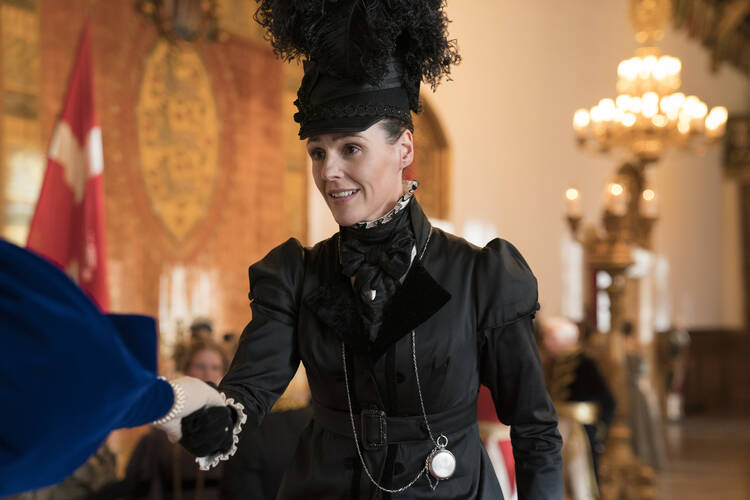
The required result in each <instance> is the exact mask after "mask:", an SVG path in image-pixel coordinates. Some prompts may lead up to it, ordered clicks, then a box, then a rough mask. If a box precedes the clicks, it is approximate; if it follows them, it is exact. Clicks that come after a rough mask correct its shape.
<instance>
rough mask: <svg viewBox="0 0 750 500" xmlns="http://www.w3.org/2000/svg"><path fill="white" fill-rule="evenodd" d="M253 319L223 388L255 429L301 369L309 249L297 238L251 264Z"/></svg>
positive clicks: (220, 387) (241, 340)
mask: <svg viewBox="0 0 750 500" xmlns="http://www.w3.org/2000/svg"><path fill="white" fill-rule="evenodd" d="M249 274H250V295H249V297H250V301H251V304H250V307H251V308H252V313H253V317H252V320H251V321H250V323H248V325H247V326H246V327H245V330H244V331H243V332H242V336H241V337H240V343H239V346H238V348H237V353H236V354H235V355H234V359H233V360H232V364H231V366H230V368H229V372H228V373H227V374H226V376H225V377H224V379H223V380H222V381H221V384H220V385H219V389H220V390H221V391H223V392H224V393H225V394H227V396H228V397H232V398H234V399H235V400H237V401H239V402H241V403H242V404H243V405H244V407H245V413H246V414H247V417H248V423H249V424H250V425H255V426H257V425H260V422H261V421H262V420H263V417H264V416H265V415H266V414H267V413H268V412H269V411H270V410H271V407H272V406H273V404H274V402H276V400H277V399H278V398H279V397H280V396H281V394H282V393H283V392H284V389H286V386H287V385H288V384H289V382H290V381H291V379H292V377H293V376H294V374H295V372H296V371H297V367H298V366H299V354H298V352H297V346H296V324H297V313H298V308H299V302H300V294H301V290H302V281H303V278H304V250H303V248H302V246H301V245H300V243H299V242H298V241H297V240H296V239H289V240H288V241H286V242H285V243H282V244H281V245H279V246H278V247H276V248H274V249H273V250H271V252H269V254H268V255H266V256H265V257H264V258H263V259H262V260H261V261H259V262H257V263H256V264H253V265H252V266H250V271H249Z"/></svg>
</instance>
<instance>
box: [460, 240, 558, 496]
mask: <svg viewBox="0 0 750 500" xmlns="http://www.w3.org/2000/svg"><path fill="white" fill-rule="evenodd" d="M474 280H475V286H476V297H477V324H478V326H479V341H480V366H481V368H480V369H481V374H480V377H481V381H482V383H483V384H484V385H486V386H487V387H488V388H489V389H490V391H491V393H492V399H493V401H494V403H495V408H496V411H497V416H498V418H499V419H500V421H501V422H503V423H505V424H506V425H509V426H510V427H511V441H512V444H513V456H514V459H515V462H516V484H517V485H518V498H519V499H520V500H532V499H533V500H542V499H544V500H547V499H550V500H551V499H561V498H562V470H561V467H562V465H561V464H562V462H561V457H560V448H561V446H562V439H561V438H560V434H559V432H558V430H557V414H556V412H555V408H554V406H553V405H552V401H551V400H550V397H549V394H548V393H547V388H546V386H545V382H544V375H543V373H542V368H541V362H540V359H539V353H538V351H537V347H536V343H535V342H534V331H533V324H532V320H533V318H534V314H535V313H536V311H537V309H538V303H537V283H536V278H535V277H534V275H533V274H532V272H531V270H530V269H529V266H528V264H526V261H525V260H524V259H523V257H522V256H521V254H520V253H519V252H518V250H516V248H515V247H514V246H513V245H511V244H510V243H508V242H507V241H504V240H500V239H494V240H493V241H491V242H490V243H488V244H487V246H486V247H485V248H483V249H482V250H481V253H480V254H479V255H478V257H477V262H476V267H475V274H474Z"/></svg>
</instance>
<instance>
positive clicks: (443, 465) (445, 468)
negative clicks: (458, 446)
mask: <svg viewBox="0 0 750 500" xmlns="http://www.w3.org/2000/svg"><path fill="white" fill-rule="evenodd" d="M455 470H456V457H454V456H453V453H451V452H450V451H448V450H446V449H445V448H443V449H441V450H438V451H436V452H435V453H434V454H433V455H432V457H430V474H432V476H433V477H435V478H436V479H448V478H449V477H451V476H452V475H453V473H454V472H455Z"/></svg>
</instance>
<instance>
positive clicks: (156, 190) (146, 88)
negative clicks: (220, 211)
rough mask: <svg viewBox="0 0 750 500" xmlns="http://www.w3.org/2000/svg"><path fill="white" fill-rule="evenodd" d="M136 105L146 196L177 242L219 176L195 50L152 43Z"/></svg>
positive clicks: (209, 96)
mask: <svg viewBox="0 0 750 500" xmlns="http://www.w3.org/2000/svg"><path fill="white" fill-rule="evenodd" d="M138 101H139V102H138V109H137V116H138V146H139V150H140V159H141V162H140V166H141V172H142V174H143V181H144V183H145V186H146V192H147V193H148V195H149V198H150V200H151V205H152V207H153V209H154V210H155V211H156V213H157V214H158V216H159V218H160V219H161V221H162V222H163V223H164V226H165V227H166V228H167V229H168V230H169V232H170V233H171V234H172V236H174V237H175V238H177V239H178V240H180V241H182V240H184V239H185V238H186V236H187V235H188V233H189V232H190V231H191V230H192V229H193V228H194V227H195V225H196V223H198V221H200V219H202V218H203V217H204V216H205V215H206V210H207V208H208V205H209V203H210V201H211V197H212V195H213V192H214V187H215V184H216V182H215V181H216V175H217V170H218V143H219V124H218V121H217V116H216V104H215V102H214V94H213V89H212V87H211V80H210V77H209V75H208V73H207V71H206V68H205V66H204V65H203V62H202V61H201V58H200V55H199V54H198V52H197V51H196V50H195V48H193V46H192V45H190V44H179V45H176V44H170V43H168V42H166V41H164V40H160V41H159V42H157V44H156V46H155V47H154V50H153V51H152V52H151V54H150V55H149V56H148V58H147V59H146V65H145V71H144V74H143V80H142V81H141V88H140V96H139V100H138Z"/></svg>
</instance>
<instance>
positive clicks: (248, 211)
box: [0, 0, 750, 413]
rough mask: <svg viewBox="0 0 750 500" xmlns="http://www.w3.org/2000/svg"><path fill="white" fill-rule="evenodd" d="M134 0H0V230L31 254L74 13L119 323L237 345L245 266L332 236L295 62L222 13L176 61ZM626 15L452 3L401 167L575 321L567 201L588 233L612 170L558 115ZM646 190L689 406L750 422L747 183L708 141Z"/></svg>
mask: <svg viewBox="0 0 750 500" xmlns="http://www.w3.org/2000/svg"><path fill="white" fill-rule="evenodd" d="M134 5H135V2H133V1H131V0H107V1H104V0H98V1H91V0H68V1H65V2H60V1H57V0H2V2H0V9H1V11H0V14H1V15H2V17H1V18H0V68H2V75H1V77H0V81H1V82H2V89H1V90H0V97H1V98H2V101H3V108H2V110H3V117H2V122H1V124H0V153H1V155H2V162H1V163H0V189H2V191H0V192H2V195H3V203H2V208H3V209H2V210H0V224H2V231H3V237H5V238H8V239H11V240H12V241H16V242H18V243H20V244H23V242H24V240H25V234H26V231H27V229H28V222H29V219H30V216H31V214H32V213H33V206H34V203H35V200H36V196H38V188H39V184H40V182H41V178H42V175H43V171H44V166H45V159H44V154H45V151H46V148H47V147H48V145H49V142H50V139H51V134H52V132H53V128H54V124H55V120H56V118H57V115H58V113H59V111H60V106H61V103H62V99H63V94H64V92H65V89H66V86H67V78H68V74H69V72H70V70H71V65H72V62H73V59H74V54H75V51H76V46H77V40H78V36H79V33H80V29H81V26H82V24H83V21H84V18H85V17H86V16H88V17H89V18H90V22H91V29H92V32H91V34H92V49H93V63H94V71H95V74H94V81H95V92H96V106H97V112H98V115H99V120H100V125H101V128H102V134H103V147H104V165H105V167H104V178H105V199H106V217H107V245H108V265H109V283H110V294H111V304H112V307H111V308H112V310H113V311H120V312H137V313H144V314H149V315H153V316H156V317H158V318H159V321H160V327H161V328H162V332H161V334H162V336H164V337H165V338H166V339H172V340H174V338H175V337H176V335H177V332H178V331H179V330H180V329H181V328H182V329H184V327H186V326H187V325H188V324H189V323H190V321H191V320H192V319H194V318H195V317H210V318H211V320H212V321H213V323H214V327H215V331H217V332H220V333H223V332H228V331H233V332H239V331H241V329H242V328H243V327H244V325H245V324H246V322H247V321H248V320H249V319H250V310H249V307H248V303H247V292H248V290H247V266H248V265H249V264H251V263H252V262H255V261H256V260H257V259H259V258H260V257H262V256H263V255H264V254H265V253H266V252H267V251H268V250H270V249H271V248H273V247H274V246H275V245H277V244H279V243H280V242H282V241H283V240H285V239H286V238H288V237H290V236H294V237H297V238H299V239H300V240H301V241H303V242H304V243H306V244H313V243H315V242H317V241H319V240H320V239H323V238H326V237H328V236H330V235H331V234H333V233H334V232H335V231H336V230H337V227H336V226H335V225H334V223H333V221H332V219H331V218H330V215H329V214H328V212H327V209H326V208H325V207H324V206H323V205H322V202H321V201H319V200H318V196H319V195H318V194H317V192H316V191H315V188H314V186H313V185H312V183H311V181H310V178H309V177H310V176H309V168H308V164H307V159H306V154H305V149H304V145H303V144H302V143H300V142H299V141H298V140H297V139H296V127H295V124H294V123H293V121H292V118H291V117H292V114H293V112H294V107H293V105H292V101H293V100H294V98H295V92H296V85H297V82H298V80H299V78H300V74H301V72H300V68H299V67H297V66H295V65H289V64H285V63H282V62H280V61H278V60H277V59H276V58H275V56H274V54H273V52H272V50H271V48H270V46H269V45H268V44H267V43H266V42H265V41H263V39H262V35H261V34H260V33H259V32H258V30H257V29H256V27H255V25H254V24H253V22H252V20H251V13H252V12H253V10H254V2H253V1H252V0H220V1H219V2H218V5H219V9H218V13H219V22H220V26H221V27H222V29H223V30H224V35H223V36H222V37H221V39H220V40H219V41H217V42H196V43H191V44H183V45H182V46H181V50H180V51H178V52H176V53H175V52H172V51H170V49H169V47H168V44H167V43H166V42H165V41H164V40H162V39H161V38H160V37H159V34H158V32H157V30H156V29H155V27H154V25H153V23H151V22H150V21H149V20H148V19H147V18H146V17H145V16H144V15H143V14H142V13H140V12H138V10H137V9H136V8H135V6H134ZM627 9H628V4H627V2H626V1H624V0H623V1H612V2H593V1H584V0H577V1H573V2H554V3H548V2H510V1H494V0H472V1H471V2H468V1H452V2H449V5H448V9H447V10H448V15H449V17H450V18H451V19H452V21H453V22H452V23H451V25H450V33H451V36H452V37H455V38H456V39H457V40H458V42H459V47H460V49H461V53H462V57H463V61H462V63H461V65H459V66H457V67H456V68H455V69H454V70H453V72H452V78H453V81H450V82H445V83H444V84H443V85H441V86H440V87H439V89H438V90H437V91H436V92H434V93H433V92H432V91H431V90H430V89H429V88H424V89H423V96H424V101H425V104H426V113H425V114H424V115H423V116H421V117H420V118H419V119H418V120H419V121H418V122H417V136H416V137H417V140H418V154H417V157H418V159H417V164H416V165H415V167H414V168H413V169H412V171H411V172H410V173H411V174H413V175H414V176H415V177H416V178H417V179H418V180H420V181H421V182H422V187H421V188H420V190H419V191H418V193H417V196H418V198H420V199H421V200H424V201H425V204H426V205H427V211H428V215H430V216H431V217H432V218H434V219H436V220H438V221H439V223H440V224H442V225H444V226H446V227H449V228H451V229H452V230H453V232H456V233H457V234H460V235H464V236H465V237H467V238H468V239H471V240H473V241H475V242H476V243H478V244H484V243H485V242H486V241H488V240H489V239H490V238H491V237H494V236H500V237H502V238H505V239H507V240H509V241H511V242H513V243H514V244H515V245H516V246H517V247H518V248H519V249H520V250H521V252H522V253H523V255H524V256H525V257H526V259H527V260H528V262H529V264H530V266H531V268H532V269H533V270H534V272H535V274H536V276H537V278H538V280H539V283H540V301H541V303H542V306H543V309H542V313H543V314H549V315H553V314H563V313H566V312H568V311H567V310H566V308H567V307H568V306H566V303H567V302H566V293H568V292H567V291H566V283H565V277H564V269H565V265H566V264H565V261H564V258H563V249H564V248H565V245H566V244H567V243H568V242H569V240H570V235H569V229H568V227H567V222H566V221H565V218H564V204H563V197H562V194H563V193H564V192H565V189H567V188H568V187H570V186H576V187H577V188H578V189H579V191H580V192H581V193H582V209H583V216H584V219H585V220H587V221H596V220H597V218H598V217H599V214H600V210H601V201H602V200H601V192H602V187H603V186H604V185H605V184H606V183H607V182H608V180H609V179H610V178H611V176H612V172H613V170H614V169H615V168H616V167H617V166H618V162H617V160H616V159H613V158H611V157H606V156H594V155H589V154H585V153H583V152H581V151H580V150H579V149H578V148H577V147H576V145H575V141H574V137H573V131H572V127H571V117H572V113H573V112H574V111H575V109H577V108H579V107H581V106H586V105H588V104H589V103H591V102H595V101H598V100H599V99H600V98H602V97H606V96H610V95H612V94H613V91H614V83H615V82H614V79H615V69H616V64H617V62H618V61H620V60H621V59H623V58H626V57H629V56H630V54H631V53H632V52H633V50H634V48H635V47H636V43H635V41H634V40H633V30H632V27H631V26H630V25H629V23H628V10H627ZM660 46H661V47H662V49H663V51H664V52H665V53H669V54H672V55H674V56H677V57H679V58H680V59H681V60H682V61H683V68H682V78H683V88H684V89H685V91H686V92H687V93H695V94H697V95H699V96H701V97H702V98H703V99H704V100H705V101H706V102H707V103H708V104H709V105H716V104H721V105H724V106H726V107H727V108H728V110H729V114H730V117H731V116H733V115H741V114H745V113H747V112H748V110H749V109H750V92H749V90H750V86H749V85H748V76H747V75H746V74H743V73H742V72H740V71H738V70H737V69H735V68H734V67H732V66H731V65H729V64H723V65H721V66H720V67H719V69H718V71H716V72H712V71H711V70H710V54H709V52H708V51H707V50H706V49H705V48H704V47H702V46H701V44H700V42H699V41H697V40H694V39H691V38H690V37H689V36H688V35H687V33H686V32H685V31H677V30H674V29H672V28H669V29H668V30H667V32H666V35H665V37H664V40H663V41H662V42H661V43H660ZM649 183H650V185H651V186H652V187H653V189H654V190H656V191H657V192H658V193H659V198H660V219H659V221H658V224H657V226H656V229H655V233H654V251H655V253H657V254H659V255H662V256H664V258H665V260H666V261H667V262H668V265H669V272H668V282H667V283H668V286H667V289H666V292H665V294H664V301H665V304H666V306H665V307H666V308H667V309H666V310H667V311H668V313H667V314H668V316H669V318H668V319H669V320H670V321H680V322H681V323H683V324H684V325H685V326H686V327H687V328H688V329H689V330H691V331H693V332H694V333H695V340H696V345H698V346H703V348H701V349H696V350H694V352H697V353H699V354H697V355H696V359H695V361H694V363H693V366H694V370H693V371H692V372H691V377H692V378H691V380H692V385H691V386H689V387H688V389H687V390H688V399H689V401H688V403H691V404H692V405H693V406H692V408H693V409H694V410H695V411H696V412H701V411H702V412H704V413H705V412H709V413H710V412H711V411H715V412H719V413H721V412H729V411H732V412H735V413H743V412H747V413H750V395H748V390H747V389H746V387H747V386H748V385H750V381H749V380H748V377H749V376H750V375H748V374H747V371H746V370H743V369H741V365H742V362H743V360H742V359H741V354H738V353H743V352H748V351H749V350H750V349H748V347H747V346H748V340H747V337H748V335H747V332H746V330H747V317H748V312H747V306H746V304H747V295H748V283H747V281H746V278H745V277H746V276H747V270H746V268H745V263H744V261H743V259H746V258H747V254H748V251H749V250H748V248H747V243H746V242H747V241H748V240H747V239H745V238H747V236H746V235H744V233H743V221H746V219H747V218H748V217H750V214H745V215H744V216H743V213H742V207H743V200H746V199H747V198H748V197H750V193H749V191H750V190H748V189H747V188H745V187H743V186H745V184H743V181H742V180H738V179H737V178H731V177H729V176H727V175H726V174H725V173H724V170H723V166H722V148H721V147H718V148H713V149H711V150H710V151H708V153H707V154H705V155H704V156H693V155H688V154H686V153H682V152H674V151H673V152H669V153H668V154H666V155H665V156H664V157H663V159H662V160H660V162H659V164H658V165H657V166H656V167H654V168H652V169H650V171H649ZM743 193H744V198H743ZM748 205H750V204H748V203H747V202H745V206H748ZM746 210H748V212H750V209H746ZM743 217H745V218H744V219H743ZM744 223H745V224H748V223H747V222H744ZM481 240H484V241H481ZM576 319H578V318H576ZM667 326H668V325H667ZM727 339H729V340H727ZM727 346H734V347H727ZM701 356H702V357H701ZM727 360H730V361H729V362H728V361H727ZM735 365H736V366H737V368H735ZM717 370H718V372H717ZM743 377H744V378H743ZM727 384H731V387H729V388H728V387H727ZM735 386H736V387H737V388H736V389H733V388H732V387H735ZM690 391H694V392H693V393H690ZM690 398H692V399H690Z"/></svg>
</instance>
